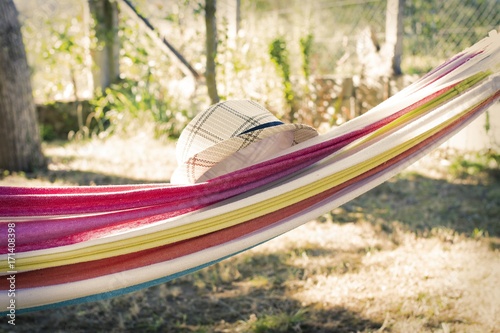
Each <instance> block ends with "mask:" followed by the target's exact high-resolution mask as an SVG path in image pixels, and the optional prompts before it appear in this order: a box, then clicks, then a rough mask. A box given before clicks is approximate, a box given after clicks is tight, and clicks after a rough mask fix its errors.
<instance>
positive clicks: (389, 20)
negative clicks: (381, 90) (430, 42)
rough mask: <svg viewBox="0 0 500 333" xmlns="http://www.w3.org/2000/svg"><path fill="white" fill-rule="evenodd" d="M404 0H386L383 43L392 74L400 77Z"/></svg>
mask: <svg viewBox="0 0 500 333" xmlns="http://www.w3.org/2000/svg"><path fill="white" fill-rule="evenodd" d="M403 14H404V0H387V10H386V21H385V42H386V47H387V51H388V55H389V56H390V58H391V59H390V60H391V68H392V74H393V75H395V76H397V75H401V74H402V72H401V56H402V54H403Z"/></svg>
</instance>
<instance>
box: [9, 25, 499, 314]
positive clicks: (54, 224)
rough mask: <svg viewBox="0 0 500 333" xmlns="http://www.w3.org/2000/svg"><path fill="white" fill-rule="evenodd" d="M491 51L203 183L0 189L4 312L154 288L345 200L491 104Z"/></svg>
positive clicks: (475, 50)
mask: <svg viewBox="0 0 500 333" xmlns="http://www.w3.org/2000/svg"><path fill="white" fill-rule="evenodd" d="M499 51H500V35H499V34H497V33H496V32H495V31H493V32H491V33H490V35H489V36H488V37H486V38H485V39H483V40H482V41H480V42H478V43H477V44H475V45H474V46H472V47H470V48H469V49H467V50H465V51H464V52H462V53H459V54H457V55H456V56H455V57H453V58H451V59H449V60H448V61H446V62H445V63H444V64H442V65H441V66H439V67H437V68H435V69H434V70H432V71H431V72H430V73H428V74H427V75H426V76H424V77H422V78H421V79H420V80H418V81H417V82H415V83H414V84H412V85H410V86H409V87H407V88H405V89H404V90H402V91H401V92H399V93H398V94H396V95H394V96H393V97H391V98H390V99H388V100H386V101H385V102H383V103H382V104H380V105H379V106H377V107H375V108H374V109H372V110H371V111H370V112H368V113H366V114H364V115H362V116H359V117H357V118H356V119H353V120H352V121H349V122H348V123H346V124H344V125H343V126H340V127H337V128H335V129H333V130H331V131H330V132H329V133H327V134H324V135H320V136H318V137H315V138H313V139H310V140H308V141H306V142H304V143H302V144H300V145H296V146H293V147H292V148H290V149H288V150H286V151H284V152H283V153H281V154H280V155H278V156H275V157H274V158H273V159H271V160H268V161H265V162H262V163H260V164H257V165H253V166H250V167H247V168H245V169H243V170H239V171H235V172H232V173H230V174H226V175H223V176H221V177H218V178H215V179H213V180H210V181H207V182H204V183H199V184H193V185H170V184H148V185H120V186H95V187H90V186H88V187H87V186H80V187H55V188H53V187H51V188H45V187H29V188H23V187H0V223H1V228H0V229H1V230H0V244H1V246H0V256H1V260H0V267H1V268H0V274H1V275H2V279H1V283H0V289H1V291H0V304H1V305H2V309H3V311H4V312H3V313H4V314H9V311H10V313H12V308H13V306H15V311H18V312H23V311H34V310H40V309H47V308H53V307H57V306H63V305H70V304H78V303H82V302H86V301H97V300H102V299H106V298H110V297H114V296H117V295H121V294H124V293H129V292H132V291H136V290H139V289H142V288H147V287H149V286H153V285H156V284H160V283H163V282H166V281H169V280H171V279H174V278H176V277H179V276H182V275H185V274H189V273H190V272H193V271H195V270H198V269H201V268H203V267H206V266H208V265H211V264H213V263H216V262H218V261H221V260H223V259H225V258H227V257H230V256H232V255H235V254H237V253H239V252H241V251H245V250H247V249H249V248H251V247H254V246H256V245H258V244H260V243H262V242H265V241H268V240H270V239H272V238H274V237H276V236H278V235H280V234H282V233H285V232H287V231H289V230H291V229H293V228H295V227H297V226H299V225H301V224H303V223H305V222H307V221H310V220H312V219H314V218H316V217H317V216H320V215H321V214H323V213H325V212H328V211H330V210H332V209H334V208H336V207H338V206H340V205H342V204H344V203H346V202H347V201H349V200H351V199H353V198H355V197H356V196H359V195H360V194H362V193H364V192H366V191H368V190H370V189H372V188H373V187H375V186H377V185H379V184H381V183H382V182H384V181H386V180H388V179H389V178H391V177H392V176H394V175H396V174H397V173H398V172H400V171H401V170H403V169H404V168H405V167H407V166H409V165H410V164H411V163H413V162H415V161H416V160H417V159H419V158H421V157H422V156H423V155H425V154H427V153H428V152H429V151H431V150H432V149H434V148H436V147H437V146H439V145H440V144H442V143H443V142H444V141H445V140H446V139H447V138H449V137H450V136H452V135H453V134H455V133H456V132H458V131H459V130H460V129H462V128H463V127H465V126H466V125H467V124H468V123H470V122H471V121H472V120H473V119H475V118H476V117H477V116H478V115H480V114H481V113H482V112H483V111H484V110H486V109H487V108H488V107H489V106H490V105H492V104H493V103H495V102H496V101H497V100H498V99H499V97H500V53H499ZM13 289H15V290H13ZM9 290H10V291H9ZM12 304H14V305H12ZM9 306H10V308H9ZM5 309H7V310H5Z"/></svg>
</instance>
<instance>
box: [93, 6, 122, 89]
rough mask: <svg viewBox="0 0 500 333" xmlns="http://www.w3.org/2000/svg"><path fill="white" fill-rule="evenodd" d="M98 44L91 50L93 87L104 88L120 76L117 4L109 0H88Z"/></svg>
mask: <svg viewBox="0 0 500 333" xmlns="http://www.w3.org/2000/svg"><path fill="white" fill-rule="evenodd" d="M89 9H90V13H91V14H92V17H93V19H94V28H95V35H96V38H97V42H98V43H99V46H98V47H97V49H95V50H92V59H93V60H94V66H93V70H92V74H93V78H94V89H101V90H104V89H105V88H106V87H108V86H109V85H110V84H111V83H113V82H116V81H117V80H118V79H119V77H120V64H119V56H120V40H119V38H118V6H117V4H116V2H111V1H110V0H89Z"/></svg>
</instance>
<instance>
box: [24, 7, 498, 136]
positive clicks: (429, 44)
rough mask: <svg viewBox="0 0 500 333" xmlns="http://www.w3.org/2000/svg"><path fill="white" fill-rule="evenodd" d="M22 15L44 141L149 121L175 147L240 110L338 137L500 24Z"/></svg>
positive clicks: (343, 17) (151, 12) (341, 12)
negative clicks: (220, 113) (264, 111)
mask: <svg viewBox="0 0 500 333" xmlns="http://www.w3.org/2000/svg"><path fill="white" fill-rule="evenodd" d="M209 2H211V1H208V2H207V3H209ZM213 2H214V3H215V1H213ZM15 4H16V6H17V8H18V10H19V12H20V18H21V21H22V32H23V38H24V42H25V46H26V50H27V55H28V61H29V64H30V67H31V69H32V81H33V89H34V96H35V101H36V103H37V105H38V113H39V117H40V122H41V126H42V135H43V138H44V139H45V140H51V139H55V138H66V137H67V136H68V133H69V134H70V137H71V136H73V135H75V134H76V135H78V136H84V137H85V136H87V137H88V136H91V135H101V136H106V135H109V134H110V133H112V132H113V131H116V130H117V129H120V130H123V129H124V128H126V127H127V126H128V125H130V121H132V120H134V119H137V118H141V119H143V120H144V119H147V120H148V121H151V122H153V123H154V124H155V126H154V128H155V133H157V134H158V135H159V136H165V135H166V136H168V137H172V138H175V137H177V136H178V135H179V133H180V131H181V130H182V128H184V126H185V125H186V123H187V122H188V121H189V120H190V119H191V118H192V117H193V116H194V115H195V114H196V113H197V112H198V111H199V110H201V109H203V108H205V107H207V106H208V105H209V104H210V103H213V102H216V101H217V100H225V99H232V98H252V99H254V100H256V101H258V102H260V103H262V104H264V105H265V106H266V107H268V108H269V109H270V110H271V111H272V112H274V113H275V114H276V115H277V116H279V117H281V118H285V119H286V120H289V121H300V122H305V123H308V124H311V125H313V126H315V127H317V128H320V129H323V128H329V127H330V126H332V125H339V124H341V123H343V122H345V121H346V120H349V119H351V118H353V117H355V116H356V115H359V114H361V113H363V112H366V111H367V110H369V109H370V108H372V107H373V106H375V105H377V104H379V103H380V102H381V101H382V100H384V99H386V98H388V97H389V96H391V95H393V94H394V93H395V92H397V91H398V90H400V89H401V88H403V87H405V86H407V85H408V84H409V83H411V82H413V81H414V80H416V79H417V78H418V77H419V76H420V75H422V74H425V73H426V72H428V71H429V70H430V69H431V68H433V67H435V66H437V65H439V64H440V63H442V62H443V61H444V60H446V59H447V58H449V57H451V56H453V55H454V54H456V53H458V52H460V51H461V50H463V49H464V48H466V47H468V46H470V45H472V44H474V43H475V42H477V41H479V40H480V39H482V38H484V37H485V36H486V35H487V33H488V31H490V30H492V29H496V28H497V27H498V26H499V24H500V10H499V4H498V1H497V0H474V1H472V0H471V1H462V0H450V1H428V0H413V1H399V0H390V1H388V0H343V1H340V0H337V1H324V0H322V1H320V0H317V1H300V0H293V1H285V0H269V1H264V0H258V1H249V0H219V1H217V3H216V4H215V5H214V6H215V7H216V11H215V14H214V13H212V14H210V15H211V16H212V17H211V18H210V17H208V15H209V14H206V12H205V10H204V9H205V5H206V4H205V2H204V1H189V0H185V1H160V0H157V1H146V0H130V1H121V0H120V1H112V0H92V1H86V0H64V1H63V0H16V1H15ZM207 13H208V12H207ZM145 20H146V21H147V24H145V23H144V21H145ZM207 20H213V25H212V26H211V27H212V28H210V29H209V30H208V31H209V32H210V33H207V28H206V26H207V25H206V22H208V21H207ZM207 42H208V44H207ZM210 43H212V46H214V45H215V46H216V47H212V49H207V47H208V45H209V44H210ZM207 50H208V51H207ZM207 54H208V55H209V56H208V57H207ZM212 73H213V75H212ZM207 74H208V75H212V76H211V78H210V79H205V78H206V77H207V76H206V75H207ZM212 78H213V79H212ZM210 86H215V88H212V94H211V95H210V93H209V91H210ZM207 87H208V88H209V89H208V90H207ZM214 89H215V91H214Z"/></svg>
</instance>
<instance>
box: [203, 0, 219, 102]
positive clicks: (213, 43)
mask: <svg viewBox="0 0 500 333" xmlns="http://www.w3.org/2000/svg"><path fill="white" fill-rule="evenodd" d="M215 10H216V0H206V1H205V26H206V28H207V36H206V47H207V48H206V50H207V67H206V70H205V79H206V80H207V89H208V96H210V100H211V101H212V104H215V103H217V102H219V94H218V93H217V83H216V82H217V81H216V79H215V71H216V68H215V57H216V56H217V24H216V21H215Z"/></svg>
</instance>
